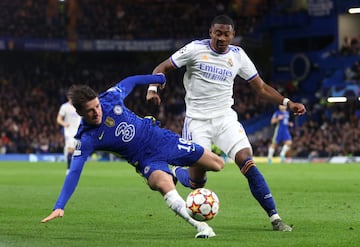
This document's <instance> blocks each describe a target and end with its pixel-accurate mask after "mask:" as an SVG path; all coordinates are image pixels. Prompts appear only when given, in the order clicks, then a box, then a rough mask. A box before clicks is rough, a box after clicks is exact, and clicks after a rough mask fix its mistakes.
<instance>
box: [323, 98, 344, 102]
mask: <svg viewBox="0 0 360 247" xmlns="http://www.w3.org/2000/svg"><path fill="white" fill-rule="evenodd" d="M327 101H328V102H329V103H342V102H346V101H347V98H346V97H329V98H328V99H327Z"/></svg>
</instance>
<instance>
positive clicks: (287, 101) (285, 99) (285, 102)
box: [282, 98, 290, 106]
mask: <svg viewBox="0 0 360 247" xmlns="http://www.w3.org/2000/svg"><path fill="white" fill-rule="evenodd" d="M289 101H290V99H289V98H284V99H283V102H282V104H283V105H284V106H287V104H288V103H289Z"/></svg>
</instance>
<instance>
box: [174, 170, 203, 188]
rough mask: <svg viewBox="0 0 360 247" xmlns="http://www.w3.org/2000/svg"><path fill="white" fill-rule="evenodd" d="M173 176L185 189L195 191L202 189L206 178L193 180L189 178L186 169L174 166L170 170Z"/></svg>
mask: <svg viewBox="0 0 360 247" xmlns="http://www.w3.org/2000/svg"><path fill="white" fill-rule="evenodd" d="M171 171H172V174H173V176H174V177H175V178H176V179H177V180H178V181H179V182H180V183H181V184H182V185H183V186H185V187H188V188H191V189H196V188H202V187H204V186H205V184H206V181H207V178H206V177H205V178H204V179H202V180H195V179H192V178H190V174H189V170H188V168H183V167H180V166H174V167H172V169H171Z"/></svg>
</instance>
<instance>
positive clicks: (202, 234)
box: [164, 189, 216, 238]
mask: <svg viewBox="0 0 360 247" xmlns="http://www.w3.org/2000/svg"><path fill="white" fill-rule="evenodd" d="M164 199H165V201H166V203H167V205H168V206H169V207H170V208H171V209H172V210H173V211H174V212H175V213H176V214H178V215H180V216H181V217H182V218H183V219H185V220H186V221H187V222H189V223H190V224H191V225H192V226H193V227H195V228H196V230H197V232H198V233H197V234H196V235H195V238H211V237H215V236H216V234H215V232H214V230H213V229H212V228H211V227H210V226H209V225H208V224H206V223H205V222H200V221H197V220H194V219H193V218H191V217H190V215H189V214H188V213H187V211H186V204H185V201H184V200H183V199H182V197H181V196H180V195H179V193H178V192H177V191H176V190H175V189H174V190H171V191H169V192H168V193H166V194H165V195H164Z"/></svg>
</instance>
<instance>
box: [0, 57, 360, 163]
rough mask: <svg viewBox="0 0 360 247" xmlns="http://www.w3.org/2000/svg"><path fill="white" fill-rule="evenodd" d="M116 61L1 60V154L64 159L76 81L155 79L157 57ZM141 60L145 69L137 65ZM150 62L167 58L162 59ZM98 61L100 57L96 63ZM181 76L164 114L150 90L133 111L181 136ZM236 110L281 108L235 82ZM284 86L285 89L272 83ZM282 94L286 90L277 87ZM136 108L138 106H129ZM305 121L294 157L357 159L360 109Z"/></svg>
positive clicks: (260, 143) (166, 98)
mask: <svg viewBox="0 0 360 247" xmlns="http://www.w3.org/2000/svg"><path fill="white" fill-rule="evenodd" d="M133 55H134V56H129V54H122V55H120V54H116V55H115V56H109V55H104V57H102V56H99V55H96V54H85V55H84V54H83V55H79V54H61V53H40V54H39V53H31V54H28V53H27V54H25V53H19V54H14V53H11V52H10V53H4V54H2V55H1V56H0V63H1V64H2V66H0V70H1V71H0V121H1V123H2V124H1V139H0V144H1V145H0V146H1V148H0V150H1V152H2V153H49V152H56V153H61V152H62V148H63V143H64V140H63V135H62V132H61V131H62V130H61V128H60V126H59V125H57V123H56V115H57V111H58V108H59V106H60V105H61V103H63V102H65V101H66V97H65V92H66V90H67V88H68V87H69V86H70V85H71V84H73V83H86V84H89V85H92V86H93V87H95V88H97V89H98V90H103V89H105V88H107V87H108V86H109V85H111V84H112V83H113V82H115V81H118V80H121V79H122V78H124V77H125V76H128V75H132V74H141V73H143V74H145V73H150V72H151V71H152V68H153V66H154V65H153V58H152V56H150V57H148V58H147V59H146V57H147V55H146V54H145V55H144V54H143V55H141V54H137V53H134V54H133ZM137 56H139V57H141V61H143V63H142V66H139V65H138V60H139V59H140V58H139V57H137ZM153 56H158V57H161V58H162V57H165V56H164V55H163V54H153ZM95 58H96V59H95ZM181 81H182V73H181V71H180V72H179V73H171V74H169V75H168V83H167V87H166V89H165V90H164V91H163V92H161V93H162V95H163V96H162V98H163V104H162V105H161V107H160V108H157V107H154V106H152V105H151V104H148V103H146V100H145V94H146V88H143V87H139V88H137V89H136V90H135V91H134V92H133V93H132V95H131V96H130V100H129V103H128V107H129V108H130V109H132V110H133V111H135V112H136V113H137V114H139V115H141V116H146V115H155V116H157V118H158V119H159V120H160V121H161V123H162V126H163V127H165V128H169V129H172V130H174V131H175V132H177V133H179V134H180V133H181V128H182V121H183V117H184V111H185V106H184V101H183V98H184V90H183V87H182V83H181ZM235 85H236V86H235V88H234V95H237V91H238V90H241V92H242V95H244V97H241V98H236V100H235V105H234V108H235V109H236V110H237V112H238V114H239V120H240V121H245V120H248V119H251V118H253V117H257V116H261V114H263V113H264V112H271V111H272V110H273V109H274V108H275V107H276V106H274V105H271V104H269V103H266V102H265V101H263V100H261V99H259V98H257V97H255V96H254V94H253V92H252V91H251V89H250V87H249V86H248V85H247V84H246V83H243V82H242V81H240V80H239V81H238V82H237V83H236V84H235ZM275 86H277V87H279V86H280V85H275ZM280 90H286V88H284V89H280ZM131 102H136V103H131ZM307 107H308V108H309V109H308V110H309V114H308V120H307V121H306V122H305V123H304V124H303V125H302V126H296V127H295V128H293V129H292V135H293V143H294V145H293V151H292V155H293V156H297V157H316V156H318V157H328V156H333V155H360V147H359V145H357V144H358V140H359V138H360V120H359V119H360V116H359V109H360V108H359V103H354V104H350V107H349V104H337V105H330V106H327V105H321V104H318V105H315V106H307ZM269 142H270V137H269V136H267V137H266V138H265V139H261V138H260V139H257V140H255V141H254V142H253V148H254V153H255V155H266V150H267V146H268V144H269Z"/></svg>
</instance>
